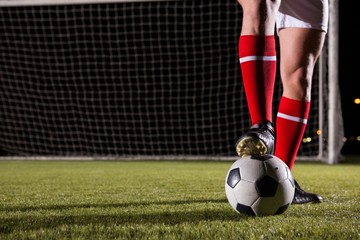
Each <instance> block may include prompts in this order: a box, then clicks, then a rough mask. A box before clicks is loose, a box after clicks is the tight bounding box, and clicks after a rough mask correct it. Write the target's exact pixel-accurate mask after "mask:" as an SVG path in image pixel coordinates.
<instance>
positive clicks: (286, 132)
mask: <svg viewBox="0 0 360 240" xmlns="http://www.w3.org/2000/svg"><path fill="white" fill-rule="evenodd" d="M309 112H310V102H304V101H298V100H293V99H289V98H286V97H282V98H281V100H280V105H279V111H278V115H277V117H276V144H275V146H276V147H275V148H276V149H275V156H277V157H278V158H280V159H281V160H283V161H284V162H285V163H286V165H287V166H288V167H289V168H290V170H291V169H292V167H293V166H294V163H295V158H296V155H297V153H298V151H299V147H300V144H301V141H302V138H303V136H304V132H305V128H306V124H307V119H308V117H309Z"/></svg>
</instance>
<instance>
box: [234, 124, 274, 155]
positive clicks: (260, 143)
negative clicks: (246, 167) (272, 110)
mask: <svg viewBox="0 0 360 240" xmlns="http://www.w3.org/2000/svg"><path fill="white" fill-rule="evenodd" d="M274 145H275V131H274V127H273V124H272V123H271V122H265V123H258V124H255V125H253V126H252V127H251V128H250V130H249V131H248V132H247V133H245V134H244V135H242V136H241V137H240V138H239V140H238V141H237V142H236V152H237V154H238V155H239V156H240V157H245V156H251V155H265V154H274V149H275V147H274Z"/></svg>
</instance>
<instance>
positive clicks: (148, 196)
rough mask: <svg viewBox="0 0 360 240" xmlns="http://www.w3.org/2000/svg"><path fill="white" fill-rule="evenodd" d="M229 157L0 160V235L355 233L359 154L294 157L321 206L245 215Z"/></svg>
mask: <svg viewBox="0 0 360 240" xmlns="http://www.w3.org/2000/svg"><path fill="white" fill-rule="evenodd" d="M231 164H232V162H226V161H224V162H215V161H0V186H1V187H0V189H1V190H0V239H227V240H230V239H322V240H323V239H337V240H339V239H344V240H345V239H346V240H348V239H360V230H359V223H360V206H359V202H360V196H359V187H358V186H359V185H360V178H359V172H360V162H354V163H351V164H346V163H345V164H338V165H326V164H322V163H310V162H299V163H297V164H296V165H295V167H294V170H293V175H294V177H295V179H297V181H298V182H299V183H300V184H301V185H302V187H303V188H304V189H305V190H309V191H312V192H316V193H318V194H320V195H322V196H323V197H324V202H323V203H321V204H307V205H292V206H290V207H289V209H288V210H287V211H286V212H285V213H284V214H282V215H277V216H267V217H248V216H244V215H240V214H237V213H235V212H234V211H233V210H232V208H231V207H230V205H229V204H228V202H227V199H226V196H225V190H224V181H225V176H226V173H227V170H228V169H229V167H230V165H231Z"/></svg>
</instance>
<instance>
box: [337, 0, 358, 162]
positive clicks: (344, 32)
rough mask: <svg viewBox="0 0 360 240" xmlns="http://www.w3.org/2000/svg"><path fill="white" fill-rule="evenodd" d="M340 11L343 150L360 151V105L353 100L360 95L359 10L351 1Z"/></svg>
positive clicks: (343, 151)
mask: <svg viewBox="0 0 360 240" xmlns="http://www.w3.org/2000/svg"><path fill="white" fill-rule="evenodd" d="M339 10H340V11H339V85H340V90H341V101H342V110H343V119H344V128H345V137H346V138H347V142H345V144H344V147H343V149H342V153H343V154H344V155H350V154H360V141H356V136H360V121H359V120H360V119H359V118H360V104H355V103H354V99H355V98H360V94H359V93H360V91H359V76H358V70H357V69H358V65H359V63H358V60H356V56H358V55H359V54H360V45H359V40H358V38H357V37H355V36H356V35H355V32H356V31H357V30H358V29H359V27H360V21H358V20H354V19H355V16H356V14H358V13H357V9H356V8H354V5H353V4H352V3H351V2H350V1H341V3H339ZM354 59H355V60H354Z"/></svg>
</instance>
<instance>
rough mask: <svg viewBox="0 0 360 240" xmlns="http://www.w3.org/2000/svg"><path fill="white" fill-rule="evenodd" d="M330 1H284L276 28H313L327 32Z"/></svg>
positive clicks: (277, 18)
mask: <svg viewBox="0 0 360 240" xmlns="http://www.w3.org/2000/svg"><path fill="white" fill-rule="evenodd" d="M328 18H329V3H328V0H282V1H281V4H280V8H279V12H278V14H277V17H276V28H277V31H279V30H280V29H282V28H289V27H298V28H313V29H319V30H322V31H324V32H327V29H328V21H329V19H328Z"/></svg>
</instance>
